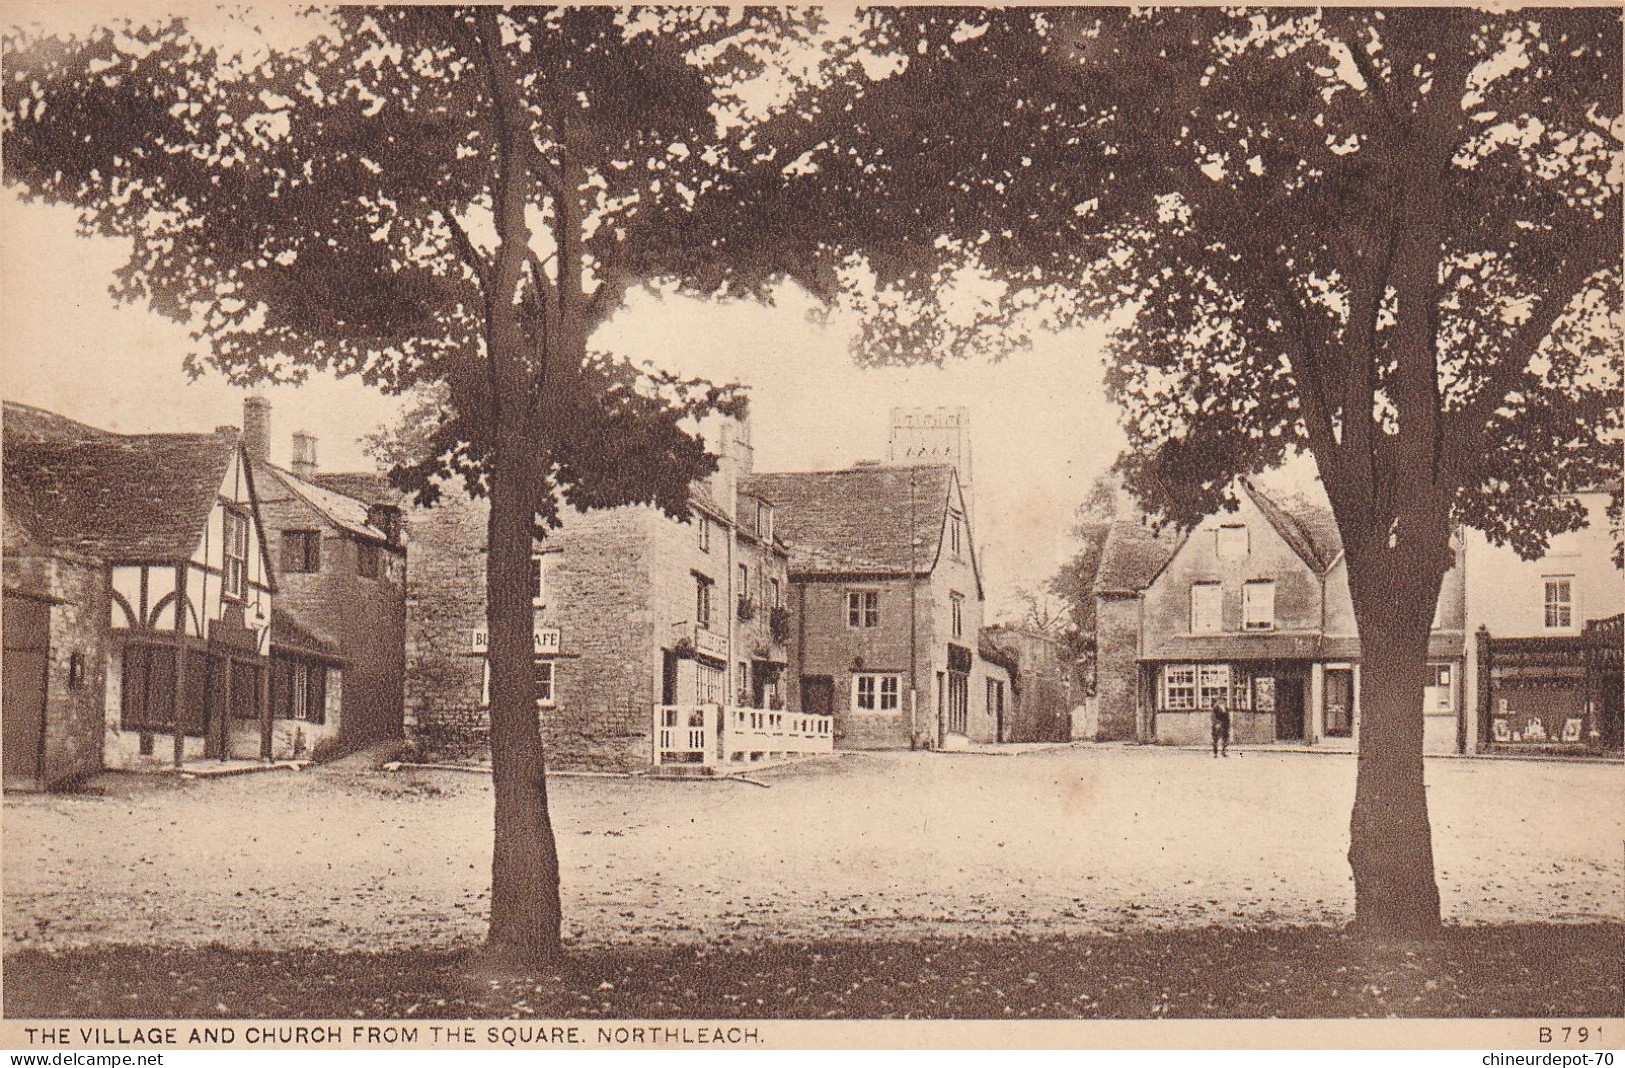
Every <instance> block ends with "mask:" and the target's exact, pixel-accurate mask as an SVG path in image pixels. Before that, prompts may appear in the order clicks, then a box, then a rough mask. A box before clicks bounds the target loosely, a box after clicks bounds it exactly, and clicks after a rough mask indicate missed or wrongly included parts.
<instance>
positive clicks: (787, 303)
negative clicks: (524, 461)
mask: <svg viewBox="0 0 1625 1068" xmlns="http://www.w3.org/2000/svg"><path fill="white" fill-rule="evenodd" d="M126 254H127V252H126V249H125V247H124V246H123V245H122V243H121V242H119V241H116V240H112V239H107V238H82V237H79V236H78V235H77V234H76V233H75V230H74V216H73V213H72V212H71V211H70V210H68V209H65V208H59V207H55V208H54V207H46V206H42V205H39V204H29V203H24V202H22V201H20V200H18V199H17V197H16V196H15V195H14V194H12V193H11V192H10V191H5V192H3V193H0V331H3V333H0V337H3V338H4V341H3V346H4V348H3V356H4V359H3V361H0V367H3V379H0V386H3V388H0V392H3V394H4V396H5V397H6V398H7V399H9V400H14V401H20V402H23V403H26V404H34V405H38V406H40V407H43V408H47V409H50V410H52V411H56V412H60V413H61V414H63V415H67V416H70V417H71V418H74V419H78V420H81V421H83V422H86V423H90V424H92V425H95V426H100V427H104V428H107V429H109V430H116V431H121V432H125V433H142V432H162V431H188V432H202V431H208V430H212V429H214V428H215V427H216V426H221V425H227V424H230V425H240V424H241V417H242V401H243V398H244V396H246V394H245V391H243V390H242V389H240V388H236V387H233V386H231V385H230V384H228V383H227V382H226V381H225V380H224V378H223V377H222V376H221V375H219V374H218V373H215V372H210V373H208V374H206V375H205V376H204V377H203V378H201V379H200V380H198V381H189V380H188V379H187V376H186V374H185V373H184V371H183V369H182V360H183V359H184V357H185V356H186V354H187V353H189V352H193V351H198V343H197V342H194V341H193V340H192V338H191V337H190V335H189V333H188V329H187V328H186V327H184V326H182V325H179V324H176V323H174V322H171V321H169V320H167V319H164V318H161V317H159V316H156V315H154V314H152V313H150V312H149V311H147V310H146V309H145V308H142V307H134V306H128V305H119V304H117V303H116V302H114V300H113V299H112V297H111V296H110V295H109V294H108V285H109V284H110V283H111V281H112V277H113V272H114V270H115V269H116V268H117V267H118V266H120V265H121V264H122V263H123V262H124V259H125V256H126ZM814 310H815V306H814V302H813V301H812V300H811V298H810V297H807V296H806V295H805V294H802V293H800V292H799V291H791V292H788V293H785V294H782V295H781V299H780V300H779V301H778V302H777V303H776V305H775V306H772V307H766V306H761V305H756V304H740V303H735V304H729V305H717V304H714V303H710V302H706V303H701V302H697V301H693V300H687V299H677V298H665V297H659V296H656V295H654V294H651V293H647V292H643V291H640V292H637V293H634V294H633V295H632V297H631V298H630V299H629V301H628V303H627V306H626V307H625V308H624V309H623V311H622V312H621V313H619V314H618V315H617V316H616V317H615V318H614V319H612V320H611V321H610V322H609V323H607V324H606V325H605V326H604V327H603V329H602V330H601V331H600V332H599V334H598V335H597V336H596V338H595V343H596V345H597V346H598V347H600V348H603V349H606V350H609V351H612V352H616V353H618V354H620V355H624V356H627V357H630V358H632V359H636V360H644V361H648V362H650V363H653V364H655V365H656V366H658V367H661V368H664V369H666V370H669V371H672V372H676V373H679V374H683V375H692V376H701V377H708V378H711V379H713V380H728V381H738V382H741V383H743V384H744V385H746V386H747V387H749V389H750V393H751V432H752V437H753V440H754V444H755V454H756V464H757V468H758V469H759V470H763V471H790V470H818V469H830V468H836V467H843V466H847V465H850V464H852V463H853V462H855V461H859V460H866V459H872V460H880V459H884V458H885V455H886V441H887V433H888V429H889V425H890V411H891V409H892V408H893V407H909V406H922V405H923V406H926V407H938V406H945V407H948V408H960V407H964V408H966V409H968V412H969V415H970V429H971V446H972V459H973V465H974V467H973V471H972V482H973V484H974V491H975V521H976V530H975V537H976V544H977V551H978V556H979V558H980V561H981V563H982V568H983V581H984V586H985V587H986V592H987V595H988V602H989V603H988V617H989V619H995V618H1017V617H1019V613H1020V603H1019V598H1018V591H1019V590H1021V589H1039V588H1041V587H1042V586H1043V584H1044V582H1045V580H1046V579H1047V578H1048V577H1049V576H1050V575H1051V574H1053V573H1054V571H1055V569H1056V568H1057V567H1058V566H1059V565H1060V563H1061V562H1062V561H1063V560H1064V559H1065V558H1066V557H1067V556H1068V555H1070V553H1071V551H1072V543H1071V539H1070V535H1069V528H1070V526H1071V519H1072V515H1073V512H1074V511H1075V510H1076V508H1077V506H1078V504H1079V503H1081V502H1082V500H1083V499H1084V497H1085V496H1086V495H1087V492H1088V489H1089V485H1090V483H1091V482H1092V481H1093V480H1094V478H1096V477H1097V476H1098V475H1100V474H1101V473H1103V472H1104V471H1105V470H1106V468H1107V467H1108V466H1109V465H1110V463H1111V461H1112V459H1113V458H1114V457H1115V456H1116V454H1117V452H1118V450H1119V449H1120V448H1121V447H1122V443H1123V440H1124V439H1123V436H1122V432H1121V431H1120V430H1119V429H1118V427H1117V413H1116V409H1115V408H1114V407H1113V406H1112V405H1111V404H1110V402H1109V401H1107V400H1106V398H1105V395H1104V392H1103V390H1102V387H1101V370H1102V361H1101V350H1102V346H1103V343H1104V341H1105V340H1106V337H1107V330H1106V328H1105V326H1103V325H1102V326H1097V327H1094V328H1091V329H1078V330H1072V331H1069V332H1067V333H1065V334H1056V335H1050V336H1043V337H1040V338H1039V340H1038V341H1037V342H1036V343H1035V344H1034V345H1033V347H1032V348H1031V349H1030V350H1027V351H1021V352H1016V353H1013V354H1010V355H1008V356H1006V357H1005V358H1003V359H1001V360H998V361H988V360H980V359H978V360H965V361H951V362H949V363H948V364H947V365H946V366H943V367H935V366H918V367H885V368H878V369H864V368H860V367H858V366H857V365H856V364H855V363H854V362H853V359H852V356H851V351H850V343H851V339H852V337H853V335H854V332H855V326H856V324H855V322H854V321H852V320H850V319H845V318H842V317H841V316H832V317H830V318H829V319H828V320H827V321H824V322H814V321H812V319H811V318H810V313H812V312H813V311H814ZM265 395H266V397H267V398H268V399H269V400H270V401H271V421H272V450H271V455H272V459H273V461H276V462H280V463H287V462H288V459H289V456H288V453H289V448H290V437H291V435H292V433H293V432H294V431H295V430H305V431H308V432H310V433H312V434H314V435H316V437H317V438H318V441H319V445H318V457H319V461H320V464H321V466H322V468H323V469H324V470H329V471H338V470H357V469H370V468H371V467H372V464H371V461H370V460H369V458H368V457H367V456H366V455H365V454H364V453H363V451H362V449H361V444H360V441H359V439H360V438H361V437H362V436H363V435H366V434H368V433H371V432H372V431H374V430H376V429H378V428H379V427H381V426H385V425H388V424H390V423H392V422H393V421H394V419H395V418H396V416H397V414H398V412H399V410H400V402H399V401H398V400H396V399H393V398H388V397H384V396H382V395H381V394H379V393H377V392H376V391H374V390H372V389H369V388H368V387H366V386H364V385H362V384H361V383H360V381H358V380H356V379H346V380H338V379H333V378H331V377H327V376H315V377H312V378H311V379H310V380H309V381H308V382H306V383H305V384H303V385H301V386H297V387H294V386H277V387H272V388H270V389H268V390H266V391H265Z"/></svg>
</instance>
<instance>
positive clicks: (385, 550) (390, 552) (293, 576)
mask: <svg viewBox="0 0 1625 1068" xmlns="http://www.w3.org/2000/svg"><path fill="white" fill-rule="evenodd" d="M270 421H271V412H270V405H269V403H268V402H267V401H266V400H265V399H264V398H262V397H259V396H250V397H249V398H248V399H247V400H246V401H245V402H244V405H243V427H244V430H243V443H244V446H245V447H246V448H247V450H248V454H249V456H250V457H251V458H252V459H253V461H254V482H255V486H256V488H257V490H258V492H259V506H260V515H261V517H262V519H263V520H264V522H265V528H266V536H267V540H268V542H269V544H270V549H271V564H272V567H273V569H274V571H275V573H276V578H277V606H278V612H277V614H276V617H275V619H273V625H272V632H271V659H272V670H271V701H272V704H273V706H275V707H276V708H279V709H287V710H288V711H289V715H288V716H287V717H286V718H288V719H289V720H292V721H298V722H299V727H298V728H297V731H296V734H295V736H294V738H293V743H294V744H293V748H294V750H295V751H296V752H297V753H298V754H299V755H306V754H313V753H316V752H318V747H320V752H321V753H322V754H323V755H325V754H327V753H337V752H343V751H350V750H354V749H357V748H360V747H362V746H366V745H371V744H374V743H379V742H388V741H392V740H398V739H400V738H401V736H402V709H403V701H404V691H403V679H404V676H405V658H406V654H405V642H406V546H405V543H404V540H403V536H402V525H401V519H400V509H399V507H398V506H397V505H396V504H395V503H394V501H393V494H392V492H391V491H390V489H389V488H388V486H387V484H385V483H384V482H383V480H382V479H379V478H378V477H377V476H374V475H366V474H343V473H335V474H332V475H323V474H322V473H321V472H320V471H319V469H318V467H317V460H316V438H315V437H314V436H312V435H310V434H308V433H306V432H304V431H299V432H297V433H295V434H294V435H293V451H292V456H293V462H292V465H291V466H292V470H289V469H286V468H283V467H279V466H277V465H276V464H273V463H271V460H270V451H271V450H270V443H271V426H270ZM335 686H337V687H339V688H340V690H339V693H338V694H337V695H332V694H330V693H329V692H328V691H331V689H332V688H333V687H335ZM329 697H331V698H332V701H331V703H332V704H333V705H334V706H335V707H336V708H337V709H338V715H337V716H326V715H324V714H323V713H322V709H323V708H324V707H325V705H326V704H327V703H328V698H329ZM305 709H308V710H309V711H308V712H307V713H306V714H304V715H302V716H301V715H299V713H300V712H301V711H302V710H305Z"/></svg>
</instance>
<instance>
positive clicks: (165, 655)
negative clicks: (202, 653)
mask: <svg viewBox="0 0 1625 1068" xmlns="http://www.w3.org/2000/svg"><path fill="white" fill-rule="evenodd" d="M198 659H201V658H198ZM123 669H124V670H123V676H122V680H123V685H122V686H121V687H120V690H119V704H120V708H119V713H120V726H121V727H122V728H123V729H124V730H127V731H135V730H165V731H168V730H174V728H175V647H174V646H172V645H126V646H125V647H124V664H123Z"/></svg>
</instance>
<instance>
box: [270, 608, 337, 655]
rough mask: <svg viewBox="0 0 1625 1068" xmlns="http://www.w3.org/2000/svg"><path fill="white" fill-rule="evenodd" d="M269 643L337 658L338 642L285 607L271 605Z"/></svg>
mask: <svg viewBox="0 0 1625 1068" xmlns="http://www.w3.org/2000/svg"><path fill="white" fill-rule="evenodd" d="M271 645H272V646H274V647H280V648H283V649H288V650H290V651H292V652H299V653H311V654H315V655H317V656H322V657H326V658H328V659H333V660H337V659H338V651H339V647H338V643H337V642H335V641H333V640H332V639H330V638H327V637H324V636H322V635H320V634H318V633H316V632H315V631H314V630H312V629H311V628H310V627H308V626H306V625H305V623H304V621H303V620H301V619H300V618H299V617H298V616H296V615H294V614H293V613H292V612H289V611H288V610H287V609H285V608H280V607H278V606H276V605H272V606H271Z"/></svg>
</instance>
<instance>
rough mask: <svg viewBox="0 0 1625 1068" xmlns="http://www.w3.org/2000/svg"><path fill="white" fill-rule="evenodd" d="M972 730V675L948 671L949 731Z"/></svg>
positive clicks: (962, 732)
mask: <svg viewBox="0 0 1625 1068" xmlns="http://www.w3.org/2000/svg"><path fill="white" fill-rule="evenodd" d="M969 732H970V676H969V675H963V674H961V673H959V672H957V671H950V672H948V733H949V734H968V733H969Z"/></svg>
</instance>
